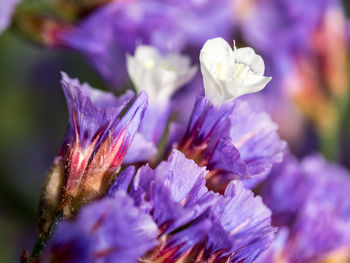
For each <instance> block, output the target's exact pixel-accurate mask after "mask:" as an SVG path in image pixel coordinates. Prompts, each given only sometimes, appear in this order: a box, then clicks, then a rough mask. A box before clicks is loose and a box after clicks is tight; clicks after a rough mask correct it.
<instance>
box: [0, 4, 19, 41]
mask: <svg viewBox="0 0 350 263" xmlns="http://www.w3.org/2000/svg"><path fill="white" fill-rule="evenodd" d="M20 1H21V0H2V1H1V2H0V34H1V33H2V32H3V31H4V30H5V29H6V28H7V27H8V26H9V24H10V22H11V16H12V13H13V11H14V9H15V7H16V5H17V4H18V3H19V2H20Z"/></svg>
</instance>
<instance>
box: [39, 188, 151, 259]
mask: <svg viewBox="0 0 350 263" xmlns="http://www.w3.org/2000/svg"><path fill="white" fill-rule="evenodd" d="M157 235H158V229H157V226H156V225H155V223H154V222H153V220H152V218H151V217H150V216H149V215H147V214H144V213H143V212H142V211H141V210H140V209H139V208H137V207H135V206H134V204H133V200H132V199H131V198H130V197H128V196H127V195H126V194H125V193H123V192H120V191H119V192H116V193H115V194H114V197H113V198H104V199H102V200H100V201H97V202H94V203H92V204H90V205H88V206H86V207H84V208H83V209H82V210H81V212H80V214H79V216H78V217H77V218H76V219H75V220H74V221H63V222H61V223H60V224H59V225H58V226H57V228H56V231H55V233H54V236H53V239H52V241H51V242H50V243H49V245H48V249H47V251H46V252H45V254H44V256H43V258H44V259H45V262H65V263H68V262H72V263H73V262H79V263H84V262H121V263H129V262H130V263H134V262H137V259H138V258H140V257H141V256H143V255H144V254H146V252H147V251H148V250H150V249H152V248H154V247H155V246H156V245H157V243H158V242H157Z"/></svg>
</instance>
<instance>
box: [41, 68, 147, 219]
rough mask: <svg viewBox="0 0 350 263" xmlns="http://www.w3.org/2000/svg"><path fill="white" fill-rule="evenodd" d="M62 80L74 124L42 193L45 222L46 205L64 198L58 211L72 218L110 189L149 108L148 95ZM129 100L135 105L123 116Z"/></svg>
mask: <svg viewBox="0 0 350 263" xmlns="http://www.w3.org/2000/svg"><path fill="white" fill-rule="evenodd" d="M61 83H62V86H63V90H64V93H65V95H66V99H67V104H68V110H69V128H68V132H67V134H66V138H65V141H64V143H63V146H62V148H61V150H60V153H59V155H58V157H56V161H55V164H54V169H53V172H52V173H50V174H49V176H48V179H47V182H46V184H45V188H44V191H43V196H42V199H43V200H42V202H43V204H44V207H43V208H42V210H43V211H42V212H41V213H43V215H42V217H43V219H44V221H46V219H45V217H46V216H47V215H46V213H47V212H45V210H46V208H45V206H46V205H48V204H50V203H55V202H58V200H61V199H62V201H61V203H60V207H59V208H58V209H59V210H61V209H62V211H63V214H64V216H71V214H74V213H75V212H77V210H78V209H79V207H80V206H81V205H82V204H83V203H87V202H89V201H91V200H93V199H95V198H99V197H101V196H102V195H103V194H104V193H105V192H106V191H107V189H108V187H109V186H110V184H111V182H112V180H113V179H114V177H115V174H116V173H117V172H118V171H119V168H120V166H121V162H122V161H123V159H124V157H125V155H126V152H127V150H128V148H129V146H130V143H131V141H132V139H133V137H134V135H135V133H136V131H137V129H138V127H139V125H140V122H141V119H142V117H143V113H144V111H145V109H146V107H147V95H146V94H145V93H140V94H139V96H137V97H136V98H135V99H134V100H133V101H132V102H130V101H131V99H132V96H133V93H132V92H127V93H126V94H125V95H123V96H121V97H119V98H115V97H114V96H113V95H112V94H111V93H107V92H103V91H99V90H95V89H93V88H91V87H89V86H88V84H80V83H79V82H78V80H72V79H70V78H69V77H68V76H67V75H66V74H65V73H63V74H62V82H61ZM129 102H130V103H129ZM128 103H129V104H130V107H129V108H128V109H127V111H126V112H125V113H124V114H123V115H122V114H121V113H122V111H123V110H124V109H125V108H126V106H128ZM60 189H61V190H60ZM56 205H58V204H56V203H55V206H56ZM56 209H57V208H54V207H53V210H54V211H55V210H56Z"/></svg>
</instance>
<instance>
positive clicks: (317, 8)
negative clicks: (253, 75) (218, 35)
mask: <svg viewBox="0 0 350 263" xmlns="http://www.w3.org/2000/svg"><path fill="white" fill-rule="evenodd" d="M336 4H339V1H338V0H321V1H318V0H311V1H308V2H305V1H302V0H297V1H288V0H260V1H254V2H253V4H252V3H250V5H249V3H248V4H247V3H246V2H245V1H244V0H243V1H241V0H239V1H236V3H234V6H235V9H234V13H235V14H237V15H236V16H235V17H236V24H237V25H238V26H239V27H241V30H242V33H243V34H244V38H245V39H246V41H248V42H249V43H252V44H253V43H254V46H255V47H257V48H258V49H259V50H261V51H262V52H263V53H267V52H268V50H273V49H274V50H276V47H278V48H277V50H276V52H280V51H286V50H290V49H294V50H295V49H296V50H298V49H302V50H307V49H309V48H310V45H311V39H310V35H312V33H313V32H314V31H315V29H316V28H317V27H318V26H319V24H320V21H321V19H322V16H323V14H324V12H325V10H326V8H328V7H329V6H330V5H336ZM243 10H244V12H242V11H243Z"/></svg>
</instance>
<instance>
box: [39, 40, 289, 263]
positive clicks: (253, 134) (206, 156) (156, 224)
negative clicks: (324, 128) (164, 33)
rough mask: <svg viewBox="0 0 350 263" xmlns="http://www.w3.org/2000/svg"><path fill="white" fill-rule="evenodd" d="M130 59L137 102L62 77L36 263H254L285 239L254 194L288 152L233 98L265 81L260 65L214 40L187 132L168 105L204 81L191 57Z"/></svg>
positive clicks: (147, 51) (261, 117) (154, 53)
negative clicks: (58, 130) (59, 127)
mask: <svg viewBox="0 0 350 263" xmlns="http://www.w3.org/2000/svg"><path fill="white" fill-rule="evenodd" d="M215 54H220V56H215ZM126 59H127V70H128V72H129V75H130V78H131V79H132V81H133V83H134V85H135V89H136V91H137V93H138V95H137V96H136V97H135V96H134V93H133V92H131V91H127V92H126V93H125V94H124V95H122V96H120V97H119V98H116V97H114V96H113V94H111V93H107V92H102V91H99V90H95V89H93V88H91V87H90V86H89V85H88V84H80V83H79V82H78V80H75V79H70V78H69V77H68V76H67V75H66V74H65V73H62V81H61V84H62V87H63V90H64V93H65V95H66V100H67V104H68V109H69V113H70V117H69V127H68V131H67V134H66V136H65V140H64V143H63V145H62V148H61V150H60V151H59V154H58V156H57V157H56V159H55V162H54V165H53V168H52V170H51V172H50V174H49V176H48V178H47V180H46V183H45V185H44V189H43V194H42V199H41V209H40V218H41V221H40V230H41V236H42V237H45V236H50V233H53V236H52V238H51V240H50V241H49V242H48V245H47V248H46V249H45V250H44V251H43V252H42V253H41V256H40V257H39V258H37V259H38V260H39V261H43V262H115V261H116V260H117V261H118V262H136V261H137V260H138V261H140V262H253V261H255V260H256V259H257V258H258V257H259V256H260V255H261V254H262V253H263V252H264V251H266V250H267V249H268V248H269V247H270V245H271V243H272V241H273V238H274V233H275V232H276V230H277V229H276V228H275V227H273V226H272V225H271V211H270V210H269V208H267V207H266V206H265V205H264V203H263V201H262V198H261V197H260V196H255V195H254V193H253V192H252V190H250V189H251V188H253V187H254V186H255V185H256V184H258V183H259V182H260V181H261V180H263V179H264V178H265V177H266V176H267V175H268V173H269V172H270V170H271V168H272V166H273V164H274V163H276V162H280V161H281V160H282V156H283V151H284V148H285V142H284V141H282V140H280V138H279V136H278V135H277V133H276V125H275V124H274V123H273V122H272V121H271V119H270V118H269V116H268V115H267V114H266V113H262V112H259V111H255V110H254V109H252V108H250V106H249V105H248V103H247V102H246V101H244V100H243V99H241V98H239V99H238V98H237V97H238V96H240V95H243V94H246V93H251V92H254V91H258V90H261V89H263V88H264V86H265V85H266V84H267V82H268V81H269V78H267V77H264V76H263V73H264V72H263V71H264V63H263V61H262V59H261V57H260V56H258V55H256V54H255V53H254V51H253V50H252V49H249V48H243V49H240V48H238V49H237V48H236V47H234V49H233V50H232V49H231V48H230V47H229V45H228V44H227V43H226V42H225V40H223V39H221V38H216V39H211V40H208V41H207V43H206V44H205V45H204V47H203V49H202V52H201V56H200V61H201V71H202V74H203V79H204V93H202V92H199V94H198V95H197V99H196V102H195V105H194V106H193V110H192V113H191V116H190V118H189V119H188V121H187V122H188V123H187V124H186V125H182V124H183V123H182V122H181V121H180V122H177V121H176V119H174V118H171V116H173V113H174V107H173V106H172V104H171V103H170V100H171V97H172V96H173V94H174V92H175V91H176V89H178V88H179V87H181V86H182V85H184V84H185V83H187V82H188V81H189V80H190V79H191V78H192V77H193V75H194V74H195V72H196V67H194V66H191V65H190V60H189V58H188V57H186V56H184V55H180V54H176V53H175V54H168V55H163V54H162V53H161V52H159V51H158V50H156V49H155V48H153V47H149V46H140V47H138V48H137V50H136V52H135V55H134V56H132V55H128V56H127V58H126ZM230 74H231V75H230ZM208 80H210V81H208ZM215 91H217V93H216V92H215ZM146 93H147V94H148V96H147V95H146ZM217 94H219V96H218V95H217ZM147 101H148V102H149V107H148V108H147V106H148V102H147ZM183 110H186V109H183ZM143 117H144V118H143ZM186 126H187V127H186ZM162 145H164V146H163V147H162ZM121 168H122V170H120V169H121ZM62 218H63V222H59V221H61V220H62ZM69 220H71V221H69ZM57 222H59V223H58V225H57V226H56V224H57Z"/></svg>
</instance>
